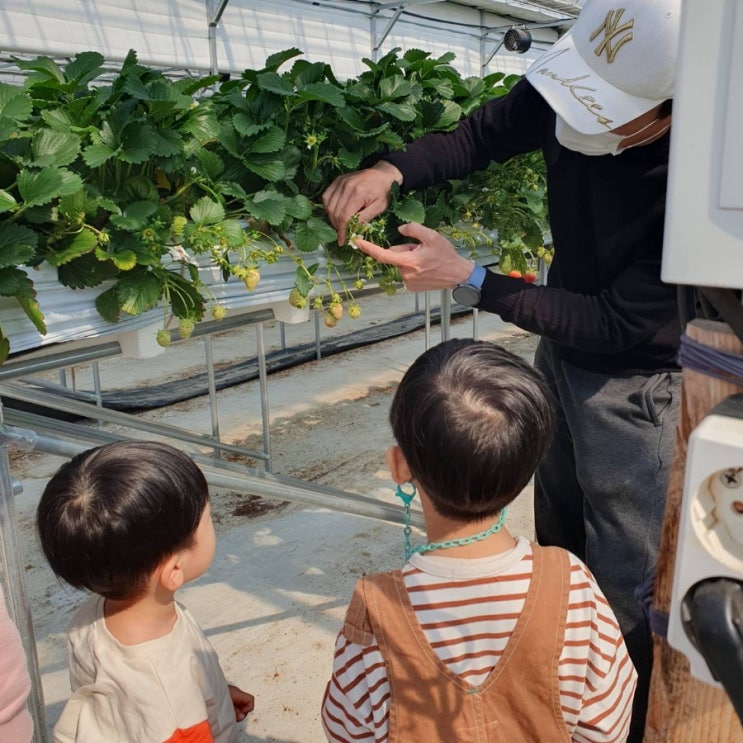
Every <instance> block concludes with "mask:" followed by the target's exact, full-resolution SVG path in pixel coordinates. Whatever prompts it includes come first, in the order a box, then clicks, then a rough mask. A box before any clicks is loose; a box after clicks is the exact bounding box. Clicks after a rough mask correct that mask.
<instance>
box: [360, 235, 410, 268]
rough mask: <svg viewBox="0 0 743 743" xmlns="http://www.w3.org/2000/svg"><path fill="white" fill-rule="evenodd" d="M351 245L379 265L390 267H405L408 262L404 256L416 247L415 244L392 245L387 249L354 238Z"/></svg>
mask: <svg viewBox="0 0 743 743" xmlns="http://www.w3.org/2000/svg"><path fill="white" fill-rule="evenodd" d="M353 244H354V245H355V246H356V247H357V248H358V249H359V250H361V251H363V252H364V253H366V254H367V255H370V256H371V257H372V258H374V260H375V261H377V262H379V263H387V264H389V265H391V266H407V265H408V263H409V261H408V260H407V259H406V258H405V255H406V254H409V253H410V251H411V250H414V249H415V248H417V247H418V246H417V245H415V244H406V245H392V246H391V247H389V248H383V247H381V246H380V245H376V244H375V243H372V242H369V241H368V240H364V239H363V238H360V237H358V238H356V239H355V240H354V241H353Z"/></svg>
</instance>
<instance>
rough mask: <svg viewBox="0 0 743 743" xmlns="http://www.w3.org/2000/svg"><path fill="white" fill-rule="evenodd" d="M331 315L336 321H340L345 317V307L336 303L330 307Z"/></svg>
mask: <svg viewBox="0 0 743 743" xmlns="http://www.w3.org/2000/svg"><path fill="white" fill-rule="evenodd" d="M330 314H331V315H332V316H333V317H334V318H335V319H336V320H340V319H341V318H342V317H343V305H342V304H341V303H340V302H334V303H333V304H331V305H330Z"/></svg>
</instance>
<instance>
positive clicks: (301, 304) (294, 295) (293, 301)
mask: <svg viewBox="0 0 743 743" xmlns="http://www.w3.org/2000/svg"><path fill="white" fill-rule="evenodd" d="M289 304H290V305H291V306H292V307H296V308H297V309H298V310H303V309H304V308H305V307H306V306H307V299H306V298H305V297H303V296H302V295H301V294H300V292H299V289H296V288H295V289H292V290H291V291H290V292H289Z"/></svg>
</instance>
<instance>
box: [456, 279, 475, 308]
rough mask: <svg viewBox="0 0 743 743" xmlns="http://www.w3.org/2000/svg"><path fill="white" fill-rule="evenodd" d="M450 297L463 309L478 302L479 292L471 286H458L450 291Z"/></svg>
mask: <svg viewBox="0 0 743 743" xmlns="http://www.w3.org/2000/svg"><path fill="white" fill-rule="evenodd" d="M451 296H452V299H453V300H454V301H455V302H458V303H459V304H463V305H464V306H465V307H474V306H475V305H476V304H477V303H478V302H479V301H480V290H479V289H478V288H477V287H476V286H472V285H471V284H459V285H458V286H455V287H454V288H453V289H452V291H451Z"/></svg>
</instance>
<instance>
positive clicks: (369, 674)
mask: <svg viewBox="0 0 743 743" xmlns="http://www.w3.org/2000/svg"><path fill="white" fill-rule="evenodd" d="M390 422H391V425H392V431H393V433H394V437H395V440H396V445H394V446H391V447H390V448H389V450H388V452H387V464H388V466H389V469H390V472H391V474H392V479H393V480H394V481H395V482H396V483H398V489H397V494H398V495H399V496H400V498H401V499H402V500H403V503H404V505H405V514H406V523H409V505H410V501H411V500H412V498H413V496H414V495H415V493H416V491H417V493H418V495H419V496H420V499H421V505H422V508H423V515H424V518H425V524H426V532H427V536H428V539H429V542H428V543H427V544H425V545H422V546H417V547H413V546H412V545H411V543H410V533H411V532H410V528H409V526H408V527H407V528H406V529H405V542H406V561H405V564H404V566H403V568H402V570H395V571H392V572H389V573H377V574H374V575H368V576H365V577H363V578H362V579H361V580H360V581H359V582H358V583H357V585H356V590H355V592H354V595H353V598H352V599H351V604H350V606H349V608H348V611H347V614H346V620H345V624H344V626H343V629H342V630H341V632H340V634H339V636H338V640H337V642H336V649H335V658H334V661H333V673H332V677H331V679H330V682H329V683H328V686H327V689H326V692H325V698H324V701H323V708H322V721H323V726H324V729H325V733H326V736H327V738H328V740H329V741H351V740H352V741H354V743H360V742H361V741H388V742H389V743H396V742H398V741H427V743H433V742H434V741H445V742H446V743H454V742H455V741H456V742H457V743H460V742H461V743H466V742H468V741H473V742H474V741H484V740H498V741H514V743H515V742H516V741H519V742H522V741H523V742H524V743H525V742H526V741H530V742H531V741H535V742H536V741H549V743H556V742H557V741H581V743H589V742H590V743H599V742H602V743H604V742H608V741H615V742H618V741H624V740H626V738H627V734H628V730H629V722H630V714H631V710H632V698H633V695H634V690H635V685H636V679H637V675H636V673H635V669H634V667H633V666H632V663H631V661H630V659H629V656H628V654H627V649H626V647H625V644H624V641H623V639H622V635H621V633H620V631H619V627H618V625H617V621H616V618H615V616H614V614H613V613H612V611H611V609H610V608H609V605H608V604H607V602H606V599H605V598H604V596H603V594H602V593H601V591H600V589H599V588H598V586H597V584H596V581H595V579H594V577H593V576H592V575H591V573H590V572H589V570H588V568H586V566H585V565H584V564H583V563H582V562H581V561H580V560H578V558H577V557H575V556H573V555H572V554H570V553H568V552H567V551H565V550H563V549H560V548H557V547H538V546H537V545H535V544H532V543H531V542H530V541H529V540H527V539H525V538H524V537H513V536H511V534H509V533H508V531H507V530H506V529H505V528H504V526H503V523H504V519H505V513H506V507H507V506H508V504H509V503H511V501H513V500H514V499H515V498H516V497H517V496H518V495H519V493H520V492H521V491H522V490H523V488H524V487H525V486H526V485H527V483H528V482H529V480H530V479H531V477H532V475H533V473H534V470H535V469H536V466H537V464H538V463H539V461H540V459H541V458H542V456H543V455H544V453H545V451H546V450H547V447H548V445H549V443H550V439H551V436H552V429H553V411H552V405H551V401H550V397H549V392H548V390H547V387H546V386H545V383H544V381H543V378H542V376H541V374H540V373H539V372H538V371H537V370H536V369H534V368H533V367H532V366H530V365H529V364H528V363H527V362H525V361H524V360H522V359H521V358H519V357H518V356H515V355H513V354H512V353H510V352H508V351H506V350H504V349H503V348H500V347H499V346H497V345H495V344H493V343H489V342H485V341H475V340H464V339H454V340H450V341H447V342H444V343H441V344H439V345H438V346H435V347H434V348H431V349H430V350H428V351H427V352H425V353H424V354H423V355H422V356H420V357H419V358H418V359H417V360H416V361H415V362H414V363H413V365H412V366H411V367H410V368H409V369H408V371H407V372H406V374H405V375H404V377H403V379H402V381H401V383H400V385H399V387H398V389H397V391H396V393H395V396H394V400H393V402H392V408H391V411H390Z"/></svg>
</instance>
